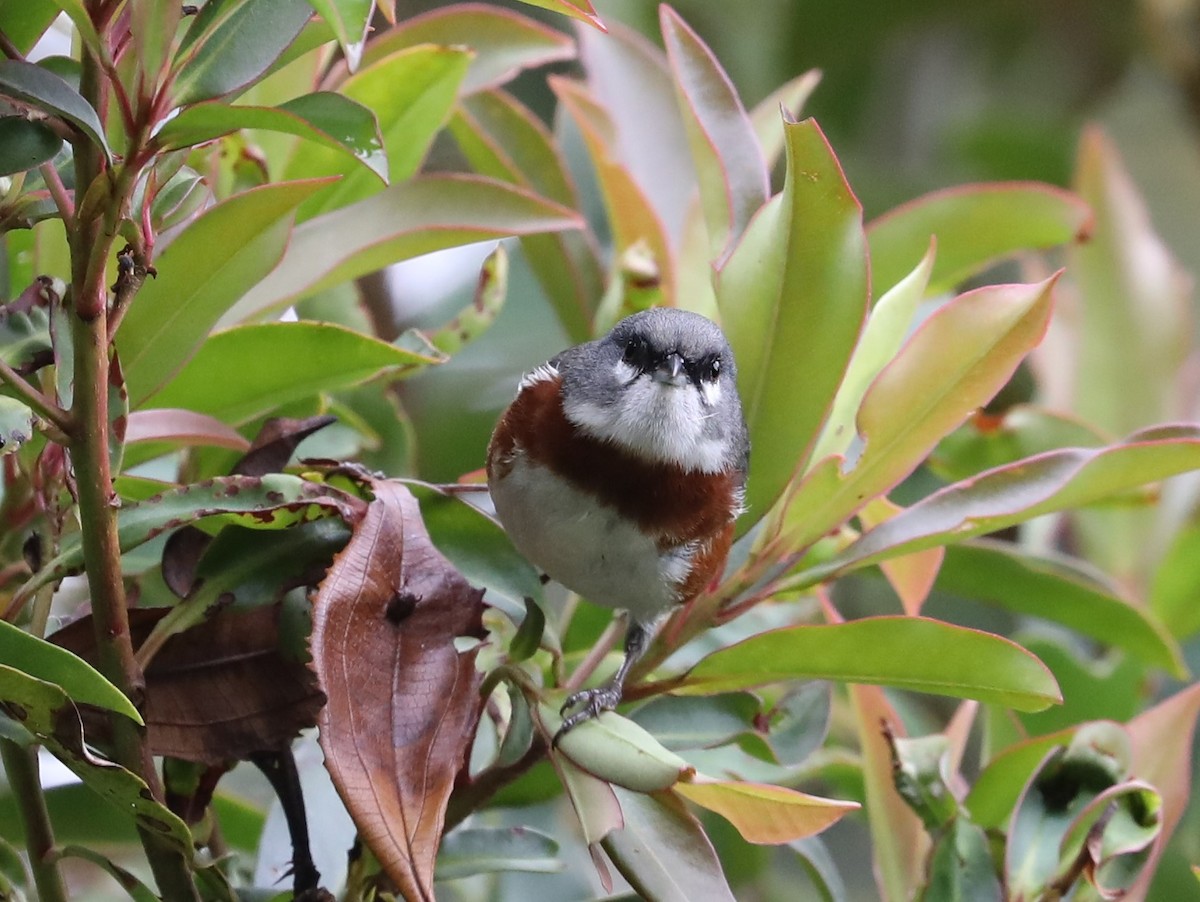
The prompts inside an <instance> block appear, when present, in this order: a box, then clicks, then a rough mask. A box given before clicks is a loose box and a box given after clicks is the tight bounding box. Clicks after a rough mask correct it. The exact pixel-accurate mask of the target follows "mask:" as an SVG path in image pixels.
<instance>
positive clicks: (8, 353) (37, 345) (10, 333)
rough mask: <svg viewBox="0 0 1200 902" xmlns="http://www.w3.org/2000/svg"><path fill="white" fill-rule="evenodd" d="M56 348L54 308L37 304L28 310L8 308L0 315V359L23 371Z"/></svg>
mask: <svg viewBox="0 0 1200 902" xmlns="http://www.w3.org/2000/svg"><path fill="white" fill-rule="evenodd" d="M52 349H53V345H52V344H51V342H50V311H49V310H48V309H47V308H46V307H42V306H34V307H33V308H32V309H30V310H29V311H28V312H25V311H23V310H17V311H12V310H5V311H4V312H3V315H0V360H3V361H4V362H5V363H7V364H8V365H9V366H11V367H12V368H13V369H16V370H20V369H23V368H25V367H27V366H29V365H30V364H32V363H34V362H35V361H36V360H37V359H38V358H39V357H40V356H42V355H43V354H47V353H49V352H50V351H51V350H52Z"/></svg>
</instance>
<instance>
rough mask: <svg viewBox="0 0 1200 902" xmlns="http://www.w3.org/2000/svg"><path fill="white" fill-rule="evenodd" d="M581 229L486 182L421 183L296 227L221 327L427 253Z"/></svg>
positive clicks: (563, 215)
mask: <svg viewBox="0 0 1200 902" xmlns="http://www.w3.org/2000/svg"><path fill="white" fill-rule="evenodd" d="M580 225H581V220H580V219H579V216H578V214H576V213H575V212H574V211H571V210H567V209H565V208H563V207H560V206H559V205H557V204H554V203H551V202H550V201H547V200H545V199H543V198H540V197H537V196H536V195H533V194H529V193H528V192H526V191H522V190H520V189H517V188H513V187H511V186H509V185H504V184H501V183H499V182H494V181H491V180H490V179H483V178H477V177H473V176H461V175H438V176H421V177H419V178H415V179H412V180H410V181H407V182H402V183H400V184H396V185H392V186H391V187H390V188H387V189H385V190H383V191H382V192H380V193H379V194H376V195H375V196H374V197H370V198H367V199H366V200H364V201H359V202H358V203H357V204H352V205H351V206H349V207H343V208H342V209H340V210H335V211H333V212H332V213H327V214H325V215H324V216H320V217H318V218H316V219H310V220H309V221H308V222H305V223H302V224H300V225H299V226H297V227H296V229H295V231H294V232H293V233H292V240H291V243H290V244H289V245H288V250H287V252H286V253H285V254H284V255H283V260H282V261H281V262H280V264H279V265H278V266H277V267H276V268H275V270H274V271H273V272H272V273H271V274H270V275H269V276H267V278H266V279H264V280H263V281H262V282H260V283H259V284H258V285H256V286H255V287H254V288H253V289H251V290H250V291H249V292H247V294H246V295H245V297H243V298H242V300H241V301H240V302H238V303H237V304H236V305H234V307H233V308H232V310H231V311H230V313H229V315H228V316H227V318H226V322H233V321H237V320H239V319H245V318H249V317H251V316H254V315H257V314H259V313H261V312H262V311H265V310H269V309H272V308H275V307H279V306H281V305H283V304H285V303H287V302H288V301H291V300H294V299H295V298H298V297H302V296H304V295H307V294H313V293H315V292H317V291H320V290H322V289H323V288H328V287H330V286H332V285H337V284H339V283H341V282H344V281H347V280H349V279H354V278H357V277H358V276H361V275H364V274H365V273H369V272H374V271H376V270H378V269H382V268H383V267H385V266H388V265H390V264H392V263H397V262H399V261H401V260H407V259H409V258H410V257H417V256H420V255H421V254H426V253H429V252H430V251H434V250H441V249H442V248H447V247H457V246H459V245H463V244H471V243H472V242H475V241H484V240H487V239H489V238H501V237H506V236H508V235H528V234H533V233H540V232H556V231H561V230H563V229H572V228H578V227H579V226H580Z"/></svg>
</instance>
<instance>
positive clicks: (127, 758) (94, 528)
mask: <svg viewBox="0 0 1200 902" xmlns="http://www.w3.org/2000/svg"><path fill="white" fill-rule="evenodd" d="M104 91H105V84H104V82H103V79H102V78H101V74H100V71H99V66H98V64H97V62H96V61H95V60H94V59H93V58H92V56H91V54H84V56H83V61H82V69H81V72H80V79H79V92H80V93H81V94H82V95H83V96H84V97H85V98H86V99H87V100H88V101H89V102H90V103H91V104H92V106H93V107H94V108H96V109H103V108H104V103H103V99H104V98H103V95H104ZM74 151H75V184H76V186H77V190H81V191H84V190H86V188H87V186H88V185H91V184H92V182H93V181H94V180H95V179H97V178H101V177H105V173H104V165H105V161H104V160H103V158H102V157H101V155H100V154H99V151H98V149H97V148H96V146H95V145H94V144H92V143H91V141H89V140H87V139H86V138H80V139H78V140H77V141H76V143H75V145H74ZM127 178H128V176H127V174H126V178H122V179H118V180H117V181H118V184H119V185H120V184H123V183H124V182H125V181H126V180H127ZM123 202H124V195H123V194H122V192H121V191H120V190H114V191H113V192H112V194H111V195H110V196H109V197H108V198H107V200H106V205H107V208H106V209H98V210H95V211H94V213H93V211H88V212H89V213H91V214H92V215H87V216H85V215H84V214H85V211H84V209H83V207H84V205H80V206H79V207H78V208H77V210H76V217H75V228H74V229H73V230H72V231H71V233H70V247H71V301H72V308H73V309H72V314H71V335H72V339H73V343H74V348H75V395H74V403H73V405H72V408H71V421H72V424H73V427H74V428H73V432H72V435H71V444H70V453H71V463H72V465H73V467H74V470H75V474H76V482H77V491H78V504H79V519H80V524H81V527H82V529H81V533H82V544H83V559H84V568H85V570H86V572H87V578H88V588H89V590H90V594H91V603H92V622H93V626H94V627H95V634H96V648H97V651H98V655H99V664H100V670H101V672H103V673H104V675H105V676H106V677H108V679H109V680H111V681H112V683H113V684H114V685H116V686H117V688H119V689H120V690H121V691H122V692H124V693H125V694H126V695H127V696H128V697H129V698H130V700H131V701H133V703H134V704H135V705H137V704H139V703H140V701H141V698H142V694H143V691H144V688H145V681H144V678H143V676H142V671H141V668H140V667H138V665H137V661H136V660H135V659H134V655H133V642H132V639H131V637H130V634H129V614H128V610H127V608H126V601H125V584H124V582H123V581H122V573H121V547H120V543H119V541H118V537H117V518H116V508H115V506H114V503H113V499H114V497H115V495H114V493H113V487H112V470H111V461H110V459H109V444H108V437H109V436H108V433H109V412H108V393H109V381H108V380H109V354H108V323H107V319H108V317H107V306H108V292H107V289H106V287H105V264H106V261H107V260H108V257H109V255H110V253H111V251H112V244H113V241H114V240H115V237H116V236H115V230H114V229H112V228H106V225H111V224H113V223H115V220H116V219H117V218H118V217H119V210H120V207H121V205H122V203H123ZM111 724H112V736H113V753H114V758H115V759H116V761H117V763H118V764H120V765H121V766H123V767H125V768H126V769H128V770H130V771H132V772H133V773H135V774H137V775H138V776H139V777H141V779H142V780H144V781H145V783H146V785H147V786H148V787H149V788H150V792H151V793H152V794H153V796H154V797H155V798H156V799H158V800H159V801H162V799H163V789H162V783H161V781H160V780H159V778H158V773H157V771H156V770H155V767H154V759H153V757H152V756H151V754H150V749H149V746H148V745H147V744H146V741H145V733H144V731H143V730H142V729H141V728H139V727H138V726H137V724H135V723H134V722H133V721H132V720H129V719H128V718H124V717H113V718H111ZM138 832H139V834H140V837H141V840H142V846H143V847H144V848H145V850H146V857H147V858H148V860H149V863H150V867H151V870H153V872H154V878H155V880H156V881H157V883H158V889H159V892H160V894H161V895H162V896H164V897H165V898H167V899H171V900H180V902H186V900H199V895H198V893H197V891H196V885H195V882H194V881H193V879H192V873H191V870H190V868H189V865H188V862H187V861H186V860H185V858H184V856H183V854H182V853H181V852H179V851H178V850H177V849H175V848H173V847H172V846H170V845H169V844H167V843H166V842H165V841H164V840H163V839H162V838H161V837H159V836H156V835H155V834H153V833H151V832H149V831H147V830H146V829H144V828H141V827H139V828H138Z"/></svg>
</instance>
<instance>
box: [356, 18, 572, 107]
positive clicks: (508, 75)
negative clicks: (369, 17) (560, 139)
mask: <svg viewBox="0 0 1200 902" xmlns="http://www.w3.org/2000/svg"><path fill="white" fill-rule="evenodd" d="M418 44H441V45H443V46H449V45H461V46H465V47H469V48H471V50H472V52H473V54H474V58H473V59H472V60H471V64H470V67H469V68H468V69H467V75H466V78H464V79H463V82H462V86H461V89H460V90H461V93H462V94H463V95H464V96H465V95H470V94H474V93H476V92H478V91H482V90H486V89H488V88H494V87H497V86H499V85H502V84H504V83H506V82H508V81H511V80H512V78H513V77H515V76H516V75H517V74H519V73H520V72H522V71H524V70H525V69H532V68H536V67H538V66H544V65H546V64H547V63H555V62H561V61H563V60H568V59H572V58H573V57H574V56H575V44H574V42H573V41H572V40H571V39H570V38H569V37H568V36H567V35H565V34H563V33H562V32H561V31H557V30H555V29H553V28H549V27H548V26H546V25H543V24H542V23H541V22H537V21H535V20H533V19H530V18H529V17H527V16H522V15H520V14H518V13H516V12H513V11H512V10H509V9H503V8H501V7H493V6H484V5H482V4H472V5H466V4H462V5H454V6H446V7H442V8H435V9H431V10H429V11H428V12H425V13H422V14H420V15H417V16H413V17H412V18H411V19H406V20H405V21H403V22H401V23H399V24H398V25H397V26H396V27H395V28H391V29H388V30H387V31H386V32H384V33H383V34H381V35H379V36H378V37H377V38H374V39H373V40H372V41H371V42H370V43H369V44H368V45H367V48H366V50H365V51H364V53H363V62H364V64H366V65H370V64H371V63H374V62H376V61H377V60H379V59H382V58H383V57H385V56H387V55H389V54H392V53H395V52H396V51H397V50H402V49H404V48H406V47H415V46H417V45H418Z"/></svg>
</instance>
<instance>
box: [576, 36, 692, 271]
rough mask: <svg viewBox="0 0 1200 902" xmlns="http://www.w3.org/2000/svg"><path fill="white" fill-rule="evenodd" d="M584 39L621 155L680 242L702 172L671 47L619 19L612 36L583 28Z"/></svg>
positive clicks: (585, 58)
mask: <svg viewBox="0 0 1200 902" xmlns="http://www.w3.org/2000/svg"><path fill="white" fill-rule="evenodd" d="M578 40H579V56H580V59H581V60H582V62H583V70H584V72H585V73H586V74H587V87H588V94H589V96H591V97H592V98H593V99H594V100H595V102H596V103H597V104H599V105H600V106H601V107H602V108H603V109H604V110H605V111H606V112H607V113H608V116H609V119H610V120H611V121H612V123H613V129H614V132H615V134H614V136H613V145H612V148H611V150H612V154H613V158H614V159H615V160H616V162H618V163H620V164H621V165H622V166H624V167H625V168H626V169H627V170H628V171H629V173H630V175H631V176H632V177H633V179H634V181H635V182H636V183H637V186H638V187H639V188H640V189H641V190H642V192H643V193H644V194H645V195H646V198H647V199H648V200H649V201H650V205H651V206H652V207H654V210H655V212H656V214H657V216H658V218H659V219H660V220H661V221H662V224H663V229H664V230H665V232H666V233H667V236H668V238H669V239H670V242H671V246H672V247H673V248H677V247H679V245H680V243H681V242H682V238H683V235H684V230H685V229H686V227H687V222H688V220H687V217H688V215H689V211H690V210H691V205H692V201H693V199H694V198H695V195H696V171H695V169H694V168H693V166H692V155H691V152H690V150H689V148H688V139H687V130H686V129H685V128H684V124H683V116H682V115H681V114H680V112H679V103H678V101H677V99H676V96H675V85H674V82H673V81H672V79H671V70H670V69H669V68H668V66H667V59H666V54H664V53H663V51H662V49H661V48H659V47H658V46H656V45H655V44H652V43H651V42H650V41H649V40H647V39H646V38H645V37H644V36H643V35H642V34H640V33H639V32H636V31H634V30H633V29H632V28H629V27H627V26H624V25H622V24H621V23H619V22H614V23H613V25H612V29H611V30H610V31H609V33H608V34H607V35H602V34H599V33H598V32H596V31H592V30H591V29H588V28H581V29H579V30H578ZM558 131H559V132H560V133H561V131H562V129H561V128H560V129H558ZM647 135H653V136H654V140H652V141H647V140H646V136H647Z"/></svg>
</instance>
